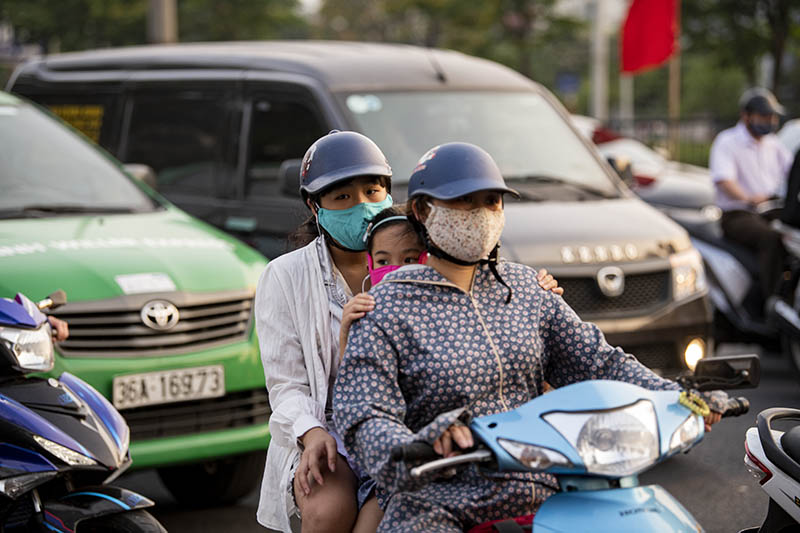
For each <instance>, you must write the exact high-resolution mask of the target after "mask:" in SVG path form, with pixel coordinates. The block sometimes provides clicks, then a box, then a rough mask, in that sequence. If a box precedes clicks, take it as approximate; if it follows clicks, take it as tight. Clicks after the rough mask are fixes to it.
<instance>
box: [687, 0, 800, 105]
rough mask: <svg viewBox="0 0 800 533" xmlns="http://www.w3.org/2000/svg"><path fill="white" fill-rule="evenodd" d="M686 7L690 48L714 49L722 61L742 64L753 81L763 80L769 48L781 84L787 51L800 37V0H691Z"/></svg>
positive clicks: (776, 79) (776, 85)
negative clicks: (760, 77) (761, 70)
mask: <svg viewBox="0 0 800 533" xmlns="http://www.w3.org/2000/svg"><path fill="white" fill-rule="evenodd" d="M682 9H683V14H682V15H683V16H682V22H683V33H684V36H685V37H686V38H687V43H688V47H687V51H688V52H690V53H691V52H702V53H709V52H711V53H712V54H713V57H714V59H715V62H716V64H717V65H719V66H722V67H731V66H735V67H738V68H740V69H741V70H742V71H743V72H744V74H745V77H746V78H747V81H748V83H749V84H750V85H755V84H756V83H757V82H758V81H759V80H758V72H759V64H760V61H761V58H762V57H763V56H764V55H765V54H768V55H769V56H771V57H772V61H773V67H774V68H773V72H772V79H771V80H770V82H769V85H770V88H771V89H773V90H777V89H778V88H779V87H780V86H781V81H782V78H783V75H784V68H783V67H784V63H783V59H784V57H785V52H786V51H787V47H789V46H790V45H791V41H792V40H797V39H798V38H800V2H798V1H797V0H692V1H688V2H683V8H682Z"/></svg>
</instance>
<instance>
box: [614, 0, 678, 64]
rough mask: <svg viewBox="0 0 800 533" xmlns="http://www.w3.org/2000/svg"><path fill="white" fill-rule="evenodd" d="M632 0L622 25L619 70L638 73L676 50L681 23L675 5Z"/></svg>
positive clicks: (666, 0) (665, 0) (671, 1)
mask: <svg viewBox="0 0 800 533" xmlns="http://www.w3.org/2000/svg"><path fill="white" fill-rule="evenodd" d="M678 1H680V0H633V2H632V3H631V6H630V8H629V9H628V16H627V17H626V18H625V24H624V25H623V26H622V39H621V56H622V61H621V62H620V70H622V72H631V73H635V72H639V71H642V70H645V69H648V68H654V67H657V66H659V65H660V64H662V63H663V62H664V61H666V60H667V59H669V56H671V55H672V52H674V51H675V36H676V35H677V33H678V20H677V17H676V16H675V8H676V5H675V2H678Z"/></svg>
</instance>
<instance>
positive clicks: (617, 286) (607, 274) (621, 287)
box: [597, 266, 625, 298]
mask: <svg viewBox="0 0 800 533" xmlns="http://www.w3.org/2000/svg"><path fill="white" fill-rule="evenodd" d="M597 286H598V287H600V292H602V293H603V294H605V295H606V296H608V297H609V298H616V297H617V296H619V295H620V294H622V293H623V292H625V273H624V272H622V269H621V268H619V267H615V266H607V267H603V268H601V269H600V270H599V271H598V272H597Z"/></svg>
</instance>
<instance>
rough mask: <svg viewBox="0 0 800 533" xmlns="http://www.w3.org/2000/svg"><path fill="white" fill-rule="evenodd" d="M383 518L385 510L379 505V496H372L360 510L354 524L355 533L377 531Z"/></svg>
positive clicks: (373, 532) (372, 532)
mask: <svg viewBox="0 0 800 533" xmlns="http://www.w3.org/2000/svg"><path fill="white" fill-rule="evenodd" d="M382 518H383V511H381V508H380V507H378V498H376V497H375V496H372V497H370V499H368V500H367V501H365V502H364V505H363V506H362V507H361V510H360V511H359V512H358V518H356V525H355V526H353V533H375V532H376V531H377V530H378V524H380V523H381V519H382Z"/></svg>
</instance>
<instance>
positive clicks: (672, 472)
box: [120, 345, 800, 533]
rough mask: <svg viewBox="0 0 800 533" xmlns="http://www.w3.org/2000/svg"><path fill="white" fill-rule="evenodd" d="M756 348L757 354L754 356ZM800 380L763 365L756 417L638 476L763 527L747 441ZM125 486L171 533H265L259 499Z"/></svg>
mask: <svg viewBox="0 0 800 533" xmlns="http://www.w3.org/2000/svg"><path fill="white" fill-rule="evenodd" d="M750 348H752V349H750ZM754 350H758V347H748V346H743V345H732V346H728V347H723V348H722V350H721V351H728V352H732V353H747V352H752V351H754ZM799 384H800V380H798V378H797V377H796V376H795V375H794V373H793V371H792V369H791V368H790V367H789V363H788V362H786V361H784V360H783V359H781V358H779V357H778V356H775V355H772V356H768V355H765V356H763V357H762V378H761V385H760V386H759V388H758V389H756V390H742V391H732V393H735V395H737V396H747V397H748V398H749V399H750V402H751V409H750V413H748V414H747V415H745V416H742V417H739V418H735V419H725V420H723V421H722V422H721V423H720V424H718V425H716V426H714V430H713V431H712V432H711V433H710V434H708V435H707V436H706V438H705V439H704V441H703V442H702V443H700V445H699V446H697V447H696V448H694V449H693V450H691V451H690V453H688V454H686V455H681V456H679V457H675V458H673V459H671V460H669V461H667V462H666V463H663V464H661V465H658V466H657V467H656V468H654V469H653V470H650V471H649V472H646V473H644V474H643V475H641V476H640V481H641V482H642V484H651V483H654V484H659V485H661V486H663V487H664V488H666V489H667V490H668V491H669V492H670V493H671V494H672V495H673V496H675V497H676V498H677V499H678V500H679V501H680V502H681V503H682V504H683V505H684V506H685V507H686V508H687V509H688V510H689V511H690V512H691V513H692V514H693V515H694V516H695V517H696V518H697V519H698V520H699V521H700V523H701V524H702V525H703V527H704V528H705V529H706V531H707V532H708V533H723V532H724V533H729V532H736V531H739V530H740V529H742V528H744V527H747V526H753V525H757V524H759V523H760V521H761V520H762V519H763V516H764V513H765V511H766V504H767V497H766V495H765V493H764V492H763V491H762V490H761V488H760V487H759V485H758V484H757V483H756V482H755V481H754V480H753V479H752V478H751V476H750V474H749V473H748V471H747V470H746V469H745V467H744V464H743V462H742V458H743V456H744V444H743V443H744V434H745V432H746V430H747V428H748V427H750V426H752V425H753V424H754V420H755V415H756V414H757V413H758V412H759V411H761V410H762V409H766V408H768V407H776V406H783V407H797V408H800V385H799ZM120 484H121V485H123V486H125V487H128V488H130V489H133V490H136V491H138V492H140V493H141V494H144V495H146V496H148V497H150V498H152V499H154V500H155V501H156V504H157V507H156V508H155V509H154V510H153V514H154V515H155V516H156V517H157V518H158V519H159V520H160V521H161V522H162V523H163V524H164V526H165V527H166V528H167V529H168V530H169V531H170V533H182V532H187V533H188V532H193V533H194V532H198V533H199V532H212V531H213V532H217V531H224V532H226V533H234V532H235V533H240V532H241V533H247V532H262V533H263V532H267V530H265V529H263V528H261V527H260V526H259V525H258V523H257V522H256V521H255V512H256V506H257V504H258V494H257V492H256V491H254V492H253V493H251V494H249V495H248V496H247V497H246V498H244V499H243V500H241V501H240V502H239V503H238V504H237V505H234V506H227V507H218V508H213V509H185V508H181V507H179V506H178V505H177V504H176V503H175V501H174V500H173V499H172V498H171V497H170V496H169V493H168V492H167V490H166V489H165V488H164V486H163V485H162V484H161V482H160V481H159V479H158V476H157V475H156V474H155V472H153V471H142V472H132V473H129V474H126V475H125V476H123V478H122V479H121V480H120Z"/></svg>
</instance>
